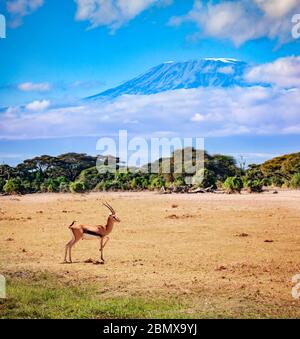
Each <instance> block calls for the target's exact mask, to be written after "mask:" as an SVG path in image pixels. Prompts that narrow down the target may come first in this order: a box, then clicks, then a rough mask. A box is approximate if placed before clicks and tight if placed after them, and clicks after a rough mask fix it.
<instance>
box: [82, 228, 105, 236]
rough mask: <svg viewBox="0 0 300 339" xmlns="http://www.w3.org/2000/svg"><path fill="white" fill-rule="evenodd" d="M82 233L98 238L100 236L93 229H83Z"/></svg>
mask: <svg viewBox="0 0 300 339" xmlns="http://www.w3.org/2000/svg"><path fill="white" fill-rule="evenodd" d="M83 233H84V234H89V235H93V236H95V237H99V238H102V236H101V235H100V234H98V233H96V232H93V231H88V230H84V231H83Z"/></svg>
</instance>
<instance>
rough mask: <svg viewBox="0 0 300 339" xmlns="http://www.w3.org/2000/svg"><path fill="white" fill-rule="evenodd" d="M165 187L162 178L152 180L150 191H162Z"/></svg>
mask: <svg viewBox="0 0 300 339" xmlns="http://www.w3.org/2000/svg"><path fill="white" fill-rule="evenodd" d="M164 186H165V181H164V180H163V179H162V178H160V177H156V178H154V179H152V180H151V183H150V189H152V190H156V189H160V188H162V187H164Z"/></svg>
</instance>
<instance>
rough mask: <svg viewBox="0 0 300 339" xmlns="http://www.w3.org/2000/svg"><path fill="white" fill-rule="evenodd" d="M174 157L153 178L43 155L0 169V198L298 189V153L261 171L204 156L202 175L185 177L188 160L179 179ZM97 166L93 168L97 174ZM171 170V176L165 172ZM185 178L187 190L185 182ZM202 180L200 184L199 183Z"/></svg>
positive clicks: (83, 159)
mask: <svg viewBox="0 0 300 339" xmlns="http://www.w3.org/2000/svg"><path fill="white" fill-rule="evenodd" d="M176 152H182V151H175V153H173V154H172V155H171V157H170V158H163V159H159V160H158V161H157V162H155V163H154V164H152V165H155V166H157V168H158V174H151V173H148V171H146V170H147V167H149V166H150V165H151V164H148V165H146V166H144V167H141V168H128V169H125V168H124V167H122V164H120V163H119V159H115V158H110V159H114V161H115V164H116V168H117V171H116V172H115V173H110V172H109V171H107V164H108V158H107V157H98V158H97V157H93V156H89V155H87V154H78V153H68V154H63V155H60V156H58V157H53V156H48V155H43V156H40V157H36V158H33V159H29V160H25V161H24V162H23V163H21V164H19V165H18V166H16V167H11V166H8V165H0V193H2V194H26V193H36V192H62V193H65V192H73V193H82V192H88V191H127V190H132V191H141V190H161V189H164V190H166V191H172V192H182V191H186V190H187V189H197V188H199V189H200V188H202V189H206V188H211V189H216V188H222V189H224V190H225V191H226V192H228V193H234V192H241V190H242V189H247V190H248V191H249V192H250V193H252V192H261V191H262V189H263V187H264V186H273V187H290V188H295V189H297V188H300V153H294V154H289V155H284V156H281V157H276V158H274V159H272V160H269V161H266V162H265V163H263V164H262V165H255V164H253V165H249V166H248V168H247V169H245V168H244V166H243V164H241V165H238V164H237V163H236V161H235V159H234V158H233V157H230V156H225V155H220V154H217V155H209V154H208V153H206V152H205V156H204V164H205V169H204V170H200V171H198V172H196V173H194V174H193V175H192V174H188V172H189V171H188V170H187V169H188V167H189V166H191V165H195V156H194V155H195V150H193V153H192V154H193V156H192V157H191V159H190V160H189V161H188V162H187V163H185V168H184V169H183V173H182V174H178V173H176V172H177V171H176V168H177V167H178V165H182V164H177V163H176V162H175V160H174V159H176V157H175V154H176ZM96 163H97V165H98V166H97V168H96ZM167 164H170V169H171V170H170V173H168V174H164V172H165V171H164V167H165V166H166V165H167ZM187 177H190V184H189V185H187V184H186V181H185V179H186V178H187ZM199 178H203V180H199Z"/></svg>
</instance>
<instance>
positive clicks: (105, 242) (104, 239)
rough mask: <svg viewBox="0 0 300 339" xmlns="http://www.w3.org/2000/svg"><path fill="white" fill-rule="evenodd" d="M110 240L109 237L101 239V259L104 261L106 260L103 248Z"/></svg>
mask: <svg viewBox="0 0 300 339" xmlns="http://www.w3.org/2000/svg"><path fill="white" fill-rule="evenodd" d="M108 240H109V237H103V238H101V240H100V252H101V260H102V262H104V261H105V260H104V258H103V249H104V247H105V245H106V244H107V242H108Z"/></svg>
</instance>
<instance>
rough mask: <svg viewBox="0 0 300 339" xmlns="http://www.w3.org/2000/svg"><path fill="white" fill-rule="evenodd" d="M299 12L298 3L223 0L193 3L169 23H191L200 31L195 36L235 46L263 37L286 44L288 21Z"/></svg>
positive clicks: (267, 0)
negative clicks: (183, 13) (219, 0)
mask: <svg viewBox="0 0 300 339" xmlns="http://www.w3.org/2000/svg"><path fill="white" fill-rule="evenodd" d="M299 10H300V2H299V0H285V1H282V0H241V1H227V0H226V1H221V2H220V3H215V4H214V3H213V2H208V3H207V4H203V2H202V1H200V0H195V3H194V7H193V8H192V10H191V11H190V12H189V13H187V14H186V15H184V16H181V17H173V18H171V20H170V24H171V25H175V26H178V25H181V24H182V23H184V22H193V23H195V24H196V25H197V26H198V28H199V30H200V33H199V34H197V36H198V37H201V36H208V37H213V38H218V39H229V40H231V41H232V42H233V43H234V44H235V45H236V46H240V45H242V44H243V43H245V42H246V41H249V40H255V39H259V38H263V37H266V38H269V39H272V40H278V41H279V42H280V43H285V42H288V41H290V40H292V35H291V30H292V23H291V18H292V14H294V13H297V12H299Z"/></svg>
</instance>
